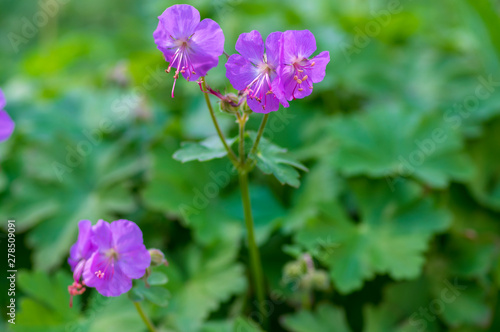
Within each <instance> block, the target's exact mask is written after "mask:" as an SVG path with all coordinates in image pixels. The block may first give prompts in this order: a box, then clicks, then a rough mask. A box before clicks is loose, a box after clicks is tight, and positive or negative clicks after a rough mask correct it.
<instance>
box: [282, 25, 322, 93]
mask: <svg viewBox="0 0 500 332" xmlns="http://www.w3.org/2000/svg"><path fill="white" fill-rule="evenodd" d="M315 51H316V39H315V38H314V35H313V34H312V32H311V31H309V30H291V31H285V32H283V34H282V37H281V64H280V68H279V73H278V77H279V79H278V80H277V81H278V82H277V85H278V86H279V89H276V91H275V93H276V95H278V96H279V97H280V98H284V99H286V100H293V99H301V98H304V97H307V96H309V95H310V94H311V92H312V89H313V83H319V82H321V81H322V80H323V78H324V77H325V72H326V65H327V64H328V62H330V53H329V52H328V51H324V52H321V53H320V54H318V55H317V56H315V57H312V58H310V57H311V55H312V54H313V53H314V52H315ZM309 58H310V59H309Z"/></svg>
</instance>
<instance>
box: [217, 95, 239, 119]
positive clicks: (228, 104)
mask: <svg viewBox="0 0 500 332" xmlns="http://www.w3.org/2000/svg"><path fill="white" fill-rule="evenodd" d="M237 104H238V96H236V95H235V94H234V93H228V94H226V95H224V97H223V98H221V100H220V110H221V111H222V112H225V113H229V114H235V113H236V112H238V106H234V105H237Z"/></svg>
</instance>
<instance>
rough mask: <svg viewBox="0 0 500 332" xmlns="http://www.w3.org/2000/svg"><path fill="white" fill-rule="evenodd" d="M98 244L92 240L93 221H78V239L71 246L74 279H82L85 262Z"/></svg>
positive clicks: (70, 257)
mask: <svg viewBox="0 0 500 332" xmlns="http://www.w3.org/2000/svg"><path fill="white" fill-rule="evenodd" d="M95 249H96V246H95V245H94V243H93V242H92V223H91V222H90V220H81V221H80V222H79V223H78V240H77V241H76V243H75V244H73V246H72V247H71V249H70V251H69V253H70V256H69V258H68V263H69V265H70V266H71V271H73V279H74V280H75V281H76V282H79V281H80V277H81V275H82V272H83V269H84V267H85V263H86V262H87V260H88V259H89V258H90V256H91V255H92V253H93V252H94V251H95Z"/></svg>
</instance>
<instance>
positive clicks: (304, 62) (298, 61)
mask: <svg viewBox="0 0 500 332" xmlns="http://www.w3.org/2000/svg"><path fill="white" fill-rule="evenodd" d="M290 65H291V66H292V67H293V74H294V75H293V79H294V81H295V87H294V89H293V92H292V96H293V99H295V91H296V90H298V91H303V90H304V86H305V87H306V88H309V89H311V90H312V88H313V87H312V81H311V80H308V79H309V76H308V75H307V73H306V71H307V70H309V69H311V68H312V67H314V65H315V62H314V61H313V62H310V61H309V60H308V59H306V58H298V57H297V58H295V59H293V61H292V63H291V64H290Z"/></svg>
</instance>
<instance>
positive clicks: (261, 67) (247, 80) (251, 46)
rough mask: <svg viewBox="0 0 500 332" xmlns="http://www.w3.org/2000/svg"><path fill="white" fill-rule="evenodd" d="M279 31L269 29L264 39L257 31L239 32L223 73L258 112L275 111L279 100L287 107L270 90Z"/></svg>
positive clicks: (277, 61)
mask: <svg viewBox="0 0 500 332" xmlns="http://www.w3.org/2000/svg"><path fill="white" fill-rule="evenodd" d="M281 34H282V33H281V32H273V33H271V34H270V35H269V36H268V37H267V39H266V45H265V48H266V53H264V42H263V41H262V36H261V34H260V33H259V32H258V31H255V30H254V31H252V32H249V33H243V34H241V35H240V36H239V38H238V41H237V42H236V50H237V51H238V52H239V53H240V54H241V55H240V54H233V55H231V56H230V57H229V59H228V61H227V63H226V76H227V78H228V79H229V81H230V82H231V84H232V85H233V87H234V88H235V89H236V90H240V91H245V92H247V94H248V97H247V103H248V106H249V107H250V109H251V110H252V111H254V112H258V113H269V112H272V111H277V110H278V109H279V106H280V101H281V103H282V104H283V106H285V107H288V102H287V101H286V100H278V98H276V96H275V94H274V93H273V81H274V79H275V78H276V76H277V72H276V71H277V69H278V67H279V63H280V59H279V55H280V54H279V53H280V38H281Z"/></svg>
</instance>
